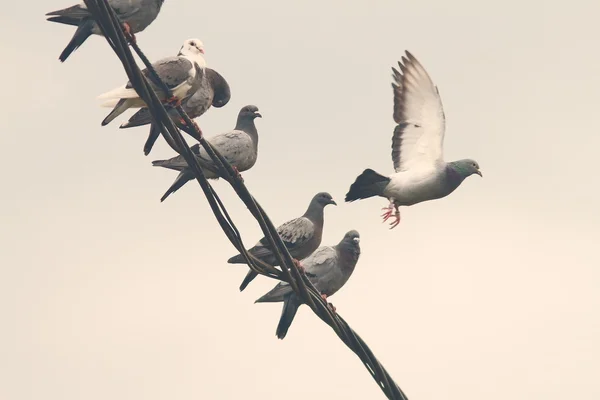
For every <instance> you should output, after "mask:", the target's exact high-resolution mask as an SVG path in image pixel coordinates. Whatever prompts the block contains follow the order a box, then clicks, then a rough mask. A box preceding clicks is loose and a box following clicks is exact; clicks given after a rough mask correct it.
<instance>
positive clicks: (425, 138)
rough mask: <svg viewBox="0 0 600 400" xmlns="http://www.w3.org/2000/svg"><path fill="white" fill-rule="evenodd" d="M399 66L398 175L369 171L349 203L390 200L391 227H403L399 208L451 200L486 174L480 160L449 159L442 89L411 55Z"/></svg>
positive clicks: (396, 97) (396, 95)
mask: <svg viewBox="0 0 600 400" xmlns="http://www.w3.org/2000/svg"><path fill="white" fill-rule="evenodd" d="M398 66H399V67H400V72H399V71H398V70H396V69H395V68H392V71H393V78H394V82H393V83H392V88H393V90H394V121H396V123H397V124H398V125H397V126H396V128H395V129H394V135H393V138H392V160H393V161H394V169H395V173H393V174H392V175H390V176H387V177H386V176H383V175H380V174H378V173H377V172H375V171H373V170H372V169H366V170H365V171H364V172H363V173H362V174H361V175H360V176H358V177H357V178H356V181H355V182H354V183H353V184H352V186H350V190H349V191H348V193H347V194H346V201H347V202H352V201H354V200H359V199H366V198H369V197H373V196H381V197H385V198H387V199H389V201H390V204H389V206H388V207H386V208H384V210H386V212H385V213H384V214H383V215H382V217H383V220H384V222H385V221H387V220H388V219H389V218H390V217H392V215H393V216H394V221H392V223H391V224H390V225H391V228H395V227H396V226H398V224H399V223H400V211H399V209H398V207H399V206H410V205H413V204H416V203H420V202H422V201H427V200H434V199H439V198H442V197H445V196H447V195H449V194H450V193H452V192H453V191H454V190H455V189H456V188H458V186H460V184H461V183H462V182H463V180H464V179H465V178H467V177H469V176H470V175H472V174H477V175H479V176H482V174H481V171H480V170H479V164H478V163H477V162H476V161H474V160H471V159H464V160H458V161H452V162H449V163H447V162H445V161H444V157H443V143H444V131H445V116H444V110H443V108H442V100H441V99H440V94H439V92H438V89H437V87H436V86H435V85H434V84H433V82H432V80H431V78H430V77H429V75H428V74H427V72H426V71H425V68H423V66H422V65H421V64H420V63H419V62H418V61H417V59H416V58H415V57H414V56H413V55H412V54H410V53H409V52H408V51H407V52H406V57H402V62H398ZM394 211H395V213H394ZM391 228H390V229H391Z"/></svg>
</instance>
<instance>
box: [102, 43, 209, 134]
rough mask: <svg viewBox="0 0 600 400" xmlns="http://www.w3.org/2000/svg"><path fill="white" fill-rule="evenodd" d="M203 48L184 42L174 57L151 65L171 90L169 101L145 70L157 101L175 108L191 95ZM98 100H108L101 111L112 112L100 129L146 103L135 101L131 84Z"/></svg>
mask: <svg viewBox="0 0 600 400" xmlns="http://www.w3.org/2000/svg"><path fill="white" fill-rule="evenodd" d="M202 54H204V44H203V43H202V41H200V40H199V39H188V40H186V41H185V42H183V46H181V49H180V50H179V53H178V54H177V56H175V57H166V58H163V59H161V60H159V61H157V62H155V63H153V64H152V67H154V69H155V71H156V73H157V74H158V76H159V78H160V79H161V80H162V81H163V82H164V83H165V84H166V85H167V87H168V88H169V89H171V91H172V93H173V97H171V98H168V99H167V98H166V97H167V94H166V93H164V92H163V90H162V87H161V86H160V85H159V84H158V82H154V81H153V78H152V75H151V74H150V72H149V71H148V69H147V68H145V69H144V70H143V71H142V73H143V74H144V75H145V76H146V78H147V79H148V80H149V83H150V86H151V87H152V89H153V90H154V91H155V92H156V94H157V96H158V98H159V99H160V100H163V101H166V102H167V103H170V104H175V105H177V104H179V103H180V102H181V101H183V100H185V99H187V98H188V97H189V96H191V95H192V94H194V93H195V92H196V90H197V89H198V88H199V86H200V83H201V82H202V76H203V75H204V68H205V67H206V62H205V61H204V58H203V57H202ZM98 98H99V99H109V100H108V101H107V102H105V103H103V104H102V106H104V107H112V106H114V108H113V110H112V111H111V112H110V114H108V116H107V117H106V118H105V119H104V121H102V126H104V125H107V124H108V123H110V122H111V121H112V120H113V119H115V118H116V117H118V116H119V115H121V114H122V113H124V112H125V111H126V110H127V109H129V108H133V107H136V108H141V107H145V106H146V103H145V102H144V101H143V100H142V99H141V98H140V97H139V95H138V93H137V92H136V91H135V89H134V88H133V86H132V85H131V82H127V84H126V85H124V86H120V87H118V88H116V89H113V90H110V91H108V92H106V93H103V94H101V95H100V96H98Z"/></svg>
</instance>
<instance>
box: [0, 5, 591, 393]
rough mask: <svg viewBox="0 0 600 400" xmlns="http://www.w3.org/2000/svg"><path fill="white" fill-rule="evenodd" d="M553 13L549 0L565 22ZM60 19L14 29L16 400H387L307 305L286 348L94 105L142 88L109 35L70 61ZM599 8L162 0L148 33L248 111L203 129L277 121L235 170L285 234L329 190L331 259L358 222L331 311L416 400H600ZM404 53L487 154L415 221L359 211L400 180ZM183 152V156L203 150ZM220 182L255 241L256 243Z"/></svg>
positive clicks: (7, 378) (5, 268) (10, 324)
mask: <svg viewBox="0 0 600 400" xmlns="http://www.w3.org/2000/svg"><path fill="white" fill-rule="evenodd" d="M553 4H556V5H553ZM69 5H71V3H69V1H66V0H60V1H58V0H52V1H49V0H46V1H42V0H32V1H27V2H26V1H11V2H8V3H7V4H4V5H3V12H2V13H0V34H1V35H2V37H3V39H2V49H3V50H2V53H3V62H2V63H1V64H0V65H1V66H0V69H1V72H2V76H3V77H4V80H3V83H2V85H3V88H4V91H5V95H4V96H3V99H2V100H0V101H1V102H2V103H1V104H2V109H3V110H4V118H2V119H0V131H1V132H2V134H1V135H0V148H2V150H3V152H2V157H3V161H2V164H3V168H2V169H1V172H0V174H1V178H0V179H1V181H2V186H3V191H2V195H1V196H0V216H1V221H2V222H1V223H0V240H1V242H0V243H2V245H1V251H0V316H1V318H0V321H1V322H0V398H1V399H3V400H40V399H44V400H81V399H85V400H106V399H124V400H125V399H127V400H129V399H144V400H159V399H160V400H163V399H238V398H245V399H261V400H264V399H282V398H285V399H290V400H296V399H306V398H311V399H337V398H344V399H361V400H362V399H378V398H384V396H383V394H382V393H381V391H380V390H379V389H378V387H377V386H376V384H375V383H374V382H373V380H372V379H371V377H370V375H369V374H368V373H367V371H366V370H365V368H364V367H363V365H362V364H361V362H360V361H359V359H358V358H357V357H356V356H355V355H354V354H353V353H352V352H350V351H349V350H348V349H347V348H346V347H345V345H344V344H342V342H341V341H340V340H339V339H338V338H337V337H336V335H335V334H334V332H333V331H332V330H331V329H330V328H329V327H328V326H326V325H325V324H323V323H322V322H321V321H320V320H319V319H318V318H317V317H316V316H315V315H313V314H312V312H311V311H310V310H309V309H308V307H302V308H301V309H300V311H299V313H298V315H297V317H296V319H295V321H294V323H293V325H292V326H291V328H290V331H289V333H288V336H287V337H286V338H285V340H283V341H280V340H278V339H277V338H276V337H275V328H276V326H277V321H278V318H279V315H280V310H281V305H280V304H256V305H255V304H253V302H254V300H255V299H256V298H258V297H259V296H261V295H262V294H263V293H265V292H266V291H267V290H269V289H270V288H271V287H272V286H273V285H274V284H275V282H274V281H272V280H268V279H267V278H260V279H257V280H256V281H255V282H253V283H252V284H251V285H250V286H249V288H248V289H247V290H246V291H244V292H243V293H241V294H240V293H239V291H238V286H239V284H240V282H241V280H242V279H243V277H244V275H245V273H246V268H245V267H244V266H240V265H228V264H227V263H226V260H227V259H228V258H229V257H230V256H232V255H234V254H235V253H236V252H235V250H234V248H233V246H232V245H231V244H230V243H229V242H228V241H227V239H226V238H225V236H224V234H222V232H221V231H220V229H219V227H218V224H217V222H216V221H215V219H214V217H213V215H212V213H211V212H210V209H209V207H208V204H207V202H206V200H205V198H204V197H203V195H202V192H201V190H200V189H199V187H198V185H197V184H194V183H192V184H189V185H187V186H186V187H184V188H183V189H182V190H180V191H179V192H177V193H176V194H175V195H173V196H171V197H170V198H169V199H167V201H165V202H164V203H163V204H161V203H160V202H159V198H160V197H161V195H162V194H163V192H164V191H165V190H166V189H167V187H168V186H169V185H170V184H171V182H172V180H173V179H174V178H175V176H176V173H174V172H173V171H169V170H165V169H159V168H153V167H151V161H152V160H155V159H161V158H168V157H171V156H173V154H174V153H173V151H172V150H171V149H170V148H169V147H168V146H167V145H166V144H165V143H164V142H163V141H162V139H161V140H160V141H159V142H158V143H157V145H156V146H155V148H154V150H153V152H152V153H151V154H150V155H149V156H148V157H145V156H144V155H143V153H142V147H143V144H144V141H145V139H146V134H147V128H135V129H129V130H119V129H118V125H119V124H120V123H121V122H123V121H124V120H125V119H126V118H127V117H129V115H130V114H131V113H127V114H125V115H123V116H121V117H120V118H117V120H116V121H114V122H113V123H112V124H110V125H108V126H106V127H101V126H100V122H101V120H102V119H103V118H104V116H105V115H106V114H107V113H108V111H109V110H108V109H106V108H101V107H99V104H100V101H99V100H97V99H96V96H98V95H99V94H101V93H103V92H105V91H107V90H109V89H112V88H114V87H116V86H118V85H121V84H123V83H125V81H126V75H125V73H124V71H123V69H122V67H121V65H120V62H119V60H118V59H117V57H116V56H115V55H114V54H113V53H112V51H111V50H110V48H109V46H108V44H107V43H106V42H105V41H104V39H102V38H100V37H93V38H91V39H89V40H88V41H87V42H86V43H85V45H84V46H83V47H82V48H80V49H79V50H77V51H76V52H75V53H73V55H72V56H71V57H70V58H69V59H68V60H67V61H66V62H65V63H64V64H61V63H60V62H59V61H58V55H59V54H60V52H61V51H62V49H63V48H64V46H65V45H66V44H67V42H68V41H69V39H70V38H71V35H72V34H73V31H74V29H73V28H72V27H67V26H64V25H59V24H53V23H50V22H46V21H45V19H44V14H45V13H46V12H48V11H52V10H55V9H59V8H63V7H66V6H69ZM599 12H600V5H599V3H598V2H593V1H591V0H590V1H583V0H580V1H571V2H568V3H551V2H543V1H516V0H505V1H502V2H480V1H474V0H454V1H451V2H448V1H442V0H436V1H419V2H417V1H412V2H405V1H402V2H401V1H391V0H389V1H385V0H372V1H366V0H365V1H363V0H356V1H341V0H337V1H334V0H329V1H316V0H303V1H275V0H254V1H251V2H249V1H241V0H220V1H189V0H188V1H183V0H180V1H175V0H166V1H165V4H164V7H163V11H162V12H161V14H160V15H159V16H158V18H157V20H156V21H155V22H154V23H153V24H152V25H151V26H150V27H149V28H147V29H146V31H144V32H142V33H140V34H138V36H137V37H138V41H139V44H140V46H141V47H142V49H143V50H144V51H145V52H146V54H147V56H148V57H150V58H151V59H153V60H156V59H158V58H161V57H164V56H169V55H172V54H174V53H175V52H176V51H177V50H178V49H179V47H180V46H181V44H182V42H183V41H184V40H185V39H188V38H192V37H197V38H200V39H202V41H203V42H204V44H205V47H206V60H207V63H208V65H209V66H210V67H211V68H214V69H216V70H217V71H219V72H220V73H221V74H222V75H223V76H224V77H225V78H226V79H227V80H228V82H229V84H230V85H231V89H232V98H231V101H230V102H229V104H228V105H227V106H225V107H224V108H222V109H211V110H209V111H208V113H207V114H205V115H204V116H202V117H201V118H199V119H198V123H199V125H200V126H201V127H202V129H203V131H204V132H205V134H206V135H207V136H210V135H213V134H216V133H220V132H223V131H226V130H229V129H231V128H233V126H234V124H235V119H236V116H237V113H238V111H239V109H240V108H241V107H242V106H244V105H247V104H255V105H257V106H258V107H259V109H260V112H261V114H262V115H263V118H262V119H260V120H257V126H258V131H259V135H260V143H259V159H258V162H257V164H256V166H255V167H254V168H253V169H252V170H250V171H248V172H246V173H244V174H243V176H244V179H245V181H246V184H247V186H248V187H249V189H250V190H251V192H252V193H253V194H254V195H255V197H256V198H257V199H258V200H259V201H260V202H261V204H262V205H263V206H264V208H265V209H266V210H267V212H268V214H269V216H270V217H271V218H272V220H273V221H274V223H275V224H280V223H282V222H285V221H286V220H288V219H290V218H293V217H296V216H299V215H300V214H301V213H302V212H304V210H305V208H306V206H307V204H308V202H309V200H310V198H311V197H312V196H313V195H314V194H315V193H316V192H319V191H328V192H330V193H331V194H332V195H333V197H334V199H335V200H336V201H337V202H338V204H339V205H338V207H327V209H326V210H325V214H326V215H325V230H324V238H323V244H324V245H329V244H335V243H337V242H338V241H339V240H340V239H341V237H342V235H343V234H344V233H345V232H346V231H348V230H350V229H356V230H358V231H359V232H360V234H361V247H362V255H361V258H360V260H359V262H358V265H357V268H356V271H355V273H354V275H353V276H352V277H351V279H350V280H349V282H348V284H347V285H346V286H345V287H344V288H343V289H342V290H341V291H340V292H339V293H338V294H336V295H335V296H333V297H332V299H331V301H332V302H333V303H334V304H335V305H336V307H337V310H338V312H339V313H340V315H342V316H343V317H344V318H345V319H346V320H347V321H348V322H349V323H350V325H351V326H352V327H353V328H354V329H355V330H356V331H357V332H358V333H359V334H360V335H361V336H362V337H363V338H364V339H365V341H366V342H367V343H368V344H369V345H370V346H371V348H372V350H373V351H374V352H375V354H376V355H377V356H378V358H379V359H380V361H381V362H382V363H383V364H384V366H385V367H386V368H387V369H388V371H389V372H390V374H391V375H392V377H393V378H394V379H395V380H396V382H397V383H398V384H399V385H400V387H401V388H402V389H403V391H404V392H405V393H406V394H407V395H408V397H409V398H410V399H411V400H434V399H436V400H437V399H456V400H458V399H460V400H481V399H486V400H505V399H511V400H512V399H522V400H537V399H540V400H542V399H543V400H559V399H560V400H562V399H564V398H576V399H578V400H597V399H598V398H600V383H599V381H598V376H600V362H599V361H598V360H599V359H600V342H599V340H598V338H599V337H600V313H599V310H600V295H599V293H600V256H599V255H598V250H597V249H598V242H599V239H600V215H599V213H598V204H599V202H600V187H599V186H600V185H599V183H598V181H599V180H598V167H597V162H598V161H597V160H598V156H597V154H598V147H599V146H600V120H599V119H598V117H597V116H598V113H599V111H598V107H599V105H600V102H599V93H600V74H599V73H598V71H600V51H599V50H598V37H599V35H600V27H599V26H598V21H597V16H598V13H599ZM406 49H408V50H409V51H411V52H412V53H413V54H414V55H415V56H416V57H417V58H418V59H419V61H420V62H421V63H422V64H423V65H424V66H425V68H426V69H427V71H428V72H429V74H430V75H431V77H432V79H433V80H434V82H435V83H436V85H437V86H438V87H439V90H440V93H441V96H442V101H443V105H444V109H445V113H446V118H447V132H446V137H445V158H446V160H448V161H450V160H455V159H459V158H467V157H469V158H474V159H476V160H477V161H478V162H479V164H480V166H481V169H482V172H483V175H484V177H483V178H482V179H481V178H479V177H478V176H473V177H471V178H469V179H467V180H466V181H465V182H464V183H463V185H462V186H461V187H460V188H459V189H458V190H457V191H456V192H454V193H453V194H451V195H450V196H449V197H447V198H445V199H442V200H438V201H431V202H426V203H423V204H418V205H415V206H412V207H406V208H403V209H402V222H401V224H400V226H399V227H398V228H396V229H395V230H393V231H390V230H388V229H387V226H386V225H384V224H382V223H381V219H380V217H379V215H380V213H381V211H380V209H381V208H382V207H384V206H386V205H387V201H386V200H385V199H382V198H377V199H369V200H365V201H360V202H355V203H352V204H348V203H344V202H343V197H344V194H345V193H346V191H347V189H348V188H349V186H350V184H351V183H352V182H353V181H354V179H355V177H356V176H357V175H358V174H359V173H360V172H361V171H362V170H363V169H364V168H367V167H370V168H373V169H376V170H377V171H379V172H381V173H385V174H389V173H391V172H392V171H393V166H392V161H391V156H390V154H391V148H390V145H391V136H392V131H393V128H394V122H393V120H392V90H391V88H390V82H391V77H390V72H391V69H390V68H391V66H393V65H395V63H396V62H397V60H399V59H400V57H401V56H402V55H403V53H404V50H406ZM190 143H191V142H190ZM214 187H215V188H216V190H217V191H218V192H219V194H220V195H221V196H222V198H223V200H224V201H225V202H226V205H227V207H228V208H229V210H230V212H231V213H232V215H233V217H234V219H235V221H236V223H237V224H238V227H239V228H240V229H241V230H242V233H243V237H244V239H245V242H246V243H247V244H248V245H251V244H252V243H254V242H255V241H256V240H258V239H259V238H260V237H261V232H260V230H259V228H258V226H257V224H256V223H255V222H254V220H253V219H252V218H251V216H250V214H249V213H248V211H247V210H246V209H245V207H244V206H243V204H242V203H241V202H240V201H239V200H238V199H237V198H236V196H235V195H234V193H233V191H232V190H231V189H230V187H229V186H228V184H227V183H226V182H222V181H218V182H215V183H214Z"/></svg>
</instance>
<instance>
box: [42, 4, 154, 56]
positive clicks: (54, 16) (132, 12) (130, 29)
mask: <svg viewBox="0 0 600 400" xmlns="http://www.w3.org/2000/svg"><path fill="white" fill-rule="evenodd" d="M163 1H164V0H108V4H109V5H110V6H111V7H112V8H113V10H115V13H116V14H117V17H119V19H120V20H121V22H123V25H124V26H125V31H126V32H127V33H128V34H129V35H131V38H132V39H133V40H135V36H134V34H135V33H137V32H141V31H143V30H144V29H146V27H148V25H150V24H151V23H152V21H154V20H155V19H156V17H157V16H158V13H159V12H160V8H161V7H162V5H163ZM46 16H48V17H49V18H48V19H47V20H48V21H52V22H58V23H60V24H66V25H73V26H76V27H77V30H76V31H75V34H74V35H73V38H71V41H70V42H69V44H67V47H65V49H64V50H63V52H62V53H61V54H60V56H59V60H60V61H61V62H64V61H65V60H66V59H67V58H68V57H69V56H70V55H71V53H72V52H74V51H75V50H77V48H78V47H79V46H81V45H82V44H83V42H85V41H86V39H87V38H88V37H90V36H91V35H92V34H95V35H101V34H102V32H101V31H100V28H99V27H98V25H97V24H96V22H94V19H93V18H92V14H91V13H90V12H89V10H88V9H87V7H86V5H85V3H80V4H77V5H74V6H72V7H68V8H64V9H62V10H57V11H52V12H49V13H48V14H46Z"/></svg>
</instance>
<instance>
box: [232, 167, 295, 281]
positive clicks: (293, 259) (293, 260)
mask: <svg viewBox="0 0 600 400" xmlns="http://www.w3.org/2000/svg"><path fill="white" fill-rule="evenodd" d="M233 169H234V170H235V171H236V172H237V168H236V167H233ZM238 175H239V172H238ZM239 177H240V178H241V177H242V176H241V175H239ZM292 262H293V263H294V266H295V267H296V268H298V272H300V273H301V274H305V273H306V269H305V268H304V267H303V266H302V264H300V261H298V260H296V259H295V258H292Z"/></svg>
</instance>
